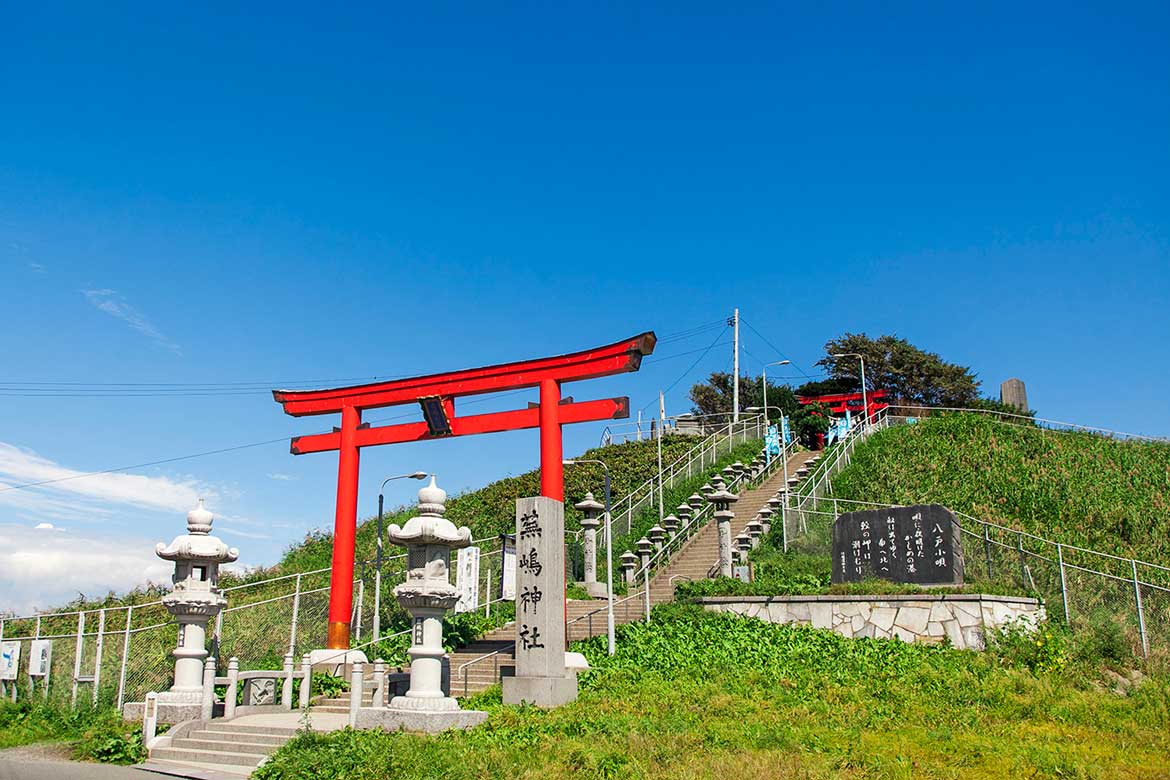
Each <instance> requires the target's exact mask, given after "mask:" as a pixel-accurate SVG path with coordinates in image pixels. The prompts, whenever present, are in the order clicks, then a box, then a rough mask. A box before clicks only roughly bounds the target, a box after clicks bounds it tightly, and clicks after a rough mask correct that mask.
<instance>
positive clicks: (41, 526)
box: [33, 523, 57, 531]
mask: <svg viewBox="0 0 1170 780" xmlns="http://www.w3.org/2000/svg"><path fill="white" fill-rule="evenodd" d="M56 527H57V526H55V525H53V524H52V523H37V524H36V525H35V526H33V528H34V530H37V531H52V530H54V529H55V528H56Z"/></svg>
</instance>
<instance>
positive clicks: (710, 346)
mask: <svg viewBox="0 0 1170 780" xmlns="http://www.w3.org/2000/svg"><path fill="white" fill-rule="evenodd" d="M721 338H723V333H722V332H720V333H719V334H718V335H716V336H715V340H714V341H712V342H711V343H710V344H708V345H707V348H706V349H704V350H703V354H701V355H699V356H698V357H697V358H695V362H693V363H691V364H690V365H689V366H687V369H686V370H685V371H683V372H682V373H681V374H679V375H678V378H677V379H675V380H674V381H673V382H671V383H670V384H669V385H668V386H667V387H666V389H665V390H663V391H662V393H663V394H664V395H665V394H666V393H669V392H670V391H671V390H673V389H674V386H675V385H677V384H678V383H679V382H681V381H682V380H683V379H684V378H685V377H686V376H687V375H688V374H689V373H691V371H693V370H694V369H695V366H697V365H699V363H700V362H701V361H702V360H703V358H705V357H707V353H708V352H710V351H711V350H712V349H714V348H715V347H716V346H718V345H719V339H721ZM657 400H658V399H657V398H655V399H653V400H652V401H650V403H648V404H646V405H645V406H643V407H642V408H641V409H639V410H638V411H641V412H644V411H646V409H648V408H649V407H650V406H651V404H653V403H654V402H655V401H657Z"/></svg>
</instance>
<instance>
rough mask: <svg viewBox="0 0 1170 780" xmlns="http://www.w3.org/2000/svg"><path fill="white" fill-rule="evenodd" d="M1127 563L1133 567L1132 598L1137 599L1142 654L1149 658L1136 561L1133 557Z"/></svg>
mask: <svg viewBox="0 0 1170 780" xmlns="http://www.w3.org/2000/svg"><path fill="white" fill-rule="evenodd" d="M1129 564H1130V566H1132V567H1133V597H1134V600H1135V601H1137V613H1138V631H1139V632H1141V635H1142V656H1143V657H1145V658H1149V657H1150V640H1149V639H1148V638H1147V637H1146V615H1145V613H1144V612H1143V611H1142V587H1141V583H1140V582H1139V581H1138V573H1137V561H1136V560H1134V559H1133V558H1130V559H1129Z"/></svg>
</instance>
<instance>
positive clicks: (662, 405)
mask: <svg viewBox="0 0 1170 780" xmlns="http://www.w3.org/2000/svg"><path fill="white" fill-rule="evenodd" d="M665 426H666V400H665V399H664V398H663V396H662V391H661V390H659V391H658V523H659V525H661V524H662V519H663V517H664V515H663V514H662V491H663V490H664V489H665V487H666V486H665V485H664V484H663V479H662V429H663V428H664V427H665Z"/></svg>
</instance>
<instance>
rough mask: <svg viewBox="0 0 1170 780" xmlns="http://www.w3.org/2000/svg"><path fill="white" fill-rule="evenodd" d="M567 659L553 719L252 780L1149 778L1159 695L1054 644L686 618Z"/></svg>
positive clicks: (535, 718) (1161, 732)
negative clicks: (939, 639)
mask: <svg viewBox="0 0 1170 780" xmlns="http://www.w3.org/2000/svg"><path fill="white" fill-rule="evenodd" d="M619 632H620V640H619V642H618V653H617V655H616V656H615V657H613V658H610V657H608V656H607V655H606V654H605V649H604V638H595V639H593V640H590V641H588V642H585V643H580V644H578V645H577V649H582V650H583V651H584V652H585V653H586V655H587V656H588V657H589V661H590V663H591V664H593V666H594V669H595V671H592V672H590V673H588V675H587V676H586V677H585V678H584V679H583V680H582V692H581V696H580V698H579V699H578V701H576V702H575V703H573V704H571V705H568V706H565V707H561V708H559V709H556V710H552V711H542V710H538V709H535V708H518V707H508V706H503V705H502V704H500V701H499V692H498V691H499V689H498V688H497V689H494V690H493V691H489V692H487V693H485V694H482V695H480V696H479V697H475V698H473V699H472V700H471V701H468V702H467V703H466V705H465V706H474V707H477V708H480V709H486V710H488V712H489V713H490V714H489V718H488V721H487V722H486V723H485V724H484V725H483V726H481V727H478V728H476V729H474V730H472V731H470V732H467V733H452V734H445V735H443V736H440V737H420V736H411V735H406V734H387V733H384V732H373V731H371V732H354V731H348V730H346V731H341V732H336V733H334V734H330V735H316V734H311V733H306V734H304V735H303V736H300V737H298V738H297V739H296V740H294V741H293V742H291V743H289V744H288V745H286V746H285V747H283V748H282V749H281V750H280V751H279V752H278V753H277V754H276V755H275V756H274V757H273V759H272V760H271V761H270V762H268V763H266V764H265V765H264V766H263V767H261V768H260V769H259V770H258V771H257V773H256V775H255V777H257V778H259V780H293V778H298V779H299V778H306V777H312V778H317V779H318V780H330V778H384V777H395V778H424V777H426V778H432V777H444V778H483V777H516V778H538V777H539V778H678V777H686V778H719V780H724V779H725V778H757V777H758V778H985V777H1039V778H1058V777H1059V778H1065V777H1076V778H1098V777H1099V778H1157V777H1166V776H1167V773H1168V772H1170V736H1168V735H1170V687H1168V686H1167V685H1166V683H1165V681H1164V680H1163V679H1162V678H1160V677H1158V678H1152V679H1149V680H1147V681H1146V682H1145V683H1143V684H1142V685H1140V686H1138V687H1136V688H1134V689H1133V690H1132V692H1130V693H1129V695H1117V694H1114V693H1112V692H1108V691H1105V690H1102V689H1100V688H1099V687H1098V686H1095V684H1094V683H1092V682H1090V681H1091V680H1094V679H1096V675H1097V673H1098V672H1097V671H1095V670H1093V669H1092V668H1091V667H1089V666H1085V665H1084V663H1083V662H1082V661H1080V660H1078V659H1079V658H1081V656H1080V655H1079V652H1078V650H1077V648H1076V647H1073V646H1070V645H1068V644H1067V640H1066V639H1065V638H1064V637H1063V636H1062V635H1061V634H1059V633H1049V632H1046V633H1045V634H1044V635H1042V638H1043V639H1044V640H1045V641H1044V642H1043V643H1041V644H1040V645H1037V644H1036V642H1035V641H1034V637H1028V638H1026V639H1025V640H1023V641H1018V642H1017V641H1013V640H1010V639H1008V640H1007V641H1005V643H1004V644H1003V645H1002V646H1001V647H999V648H998V649H997V650H996V651H995V652H992V653H987V654H981V653H974V652H970V651H959V650H952V649H948V648H944V647H941V646H926V645H907V644H904V643H902V642H899V641H891V640H872V639H863V640H847V639H843V638H842V637H840V636H838V635H837V634H834V633H832V632H830V631H821V630H816V629H811V628H806V627H805V628H798V627H792V626H777V625H771V624H768V623H764V622H761V621H757V620H754V619H751V618H739V617H735V616H731V615H727V614H714V613H706V612H702V611H700V610H697V609H695V608H687V607H680V606H677V605H676V606H671V607H669V608H666V609H663V608H661V607H660V608H658V609H657V610H656V611H655V613H654V620H653V622H651V623H650V624H649V625H646V624H636V625H629V626H622V627H620V628H619Z"/></svg>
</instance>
